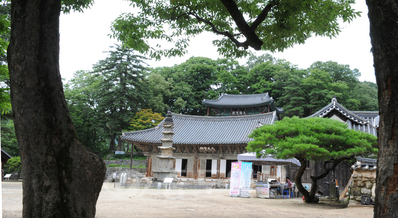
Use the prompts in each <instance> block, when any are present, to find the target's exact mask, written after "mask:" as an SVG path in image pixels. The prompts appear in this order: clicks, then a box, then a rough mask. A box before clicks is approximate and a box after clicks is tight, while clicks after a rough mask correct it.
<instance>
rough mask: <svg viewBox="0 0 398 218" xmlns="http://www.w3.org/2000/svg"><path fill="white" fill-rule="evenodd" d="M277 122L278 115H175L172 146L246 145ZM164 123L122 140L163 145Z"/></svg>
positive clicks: (124, 136) (124, 137)
mask: <svg viewBox="0 0 398 218" xmlns="http://www.w3.org/2000/svg"><path fill="white" fill-rule="evenodd" d="M276 120H277V116H276V113H275V112H271V113H266V114H258V115H245V116H229V117H218V116H217V117H216V116H214V117H213V116H191V115H182V114H173V123H174V129H173V131H174V136H173V144H186V145H189V144H192V145H201V144H207V145H210V144H244V143H248V142H249V141H251V140H252V139H251V138H248V137H247V136H248V135H250V134H251V133H252V131H253V130H254V129H255V128H257V127H258V126H260V125H259V124H260V123H261V124H272V123H274V121H276ZM163 122H164V120H163V121H162V122H161V123H160V124H159V125H158V126H156V127H155V128H151V129H146V130H141V131H135V132H125V133H123V135H122V137H121V138H122V139H123V140H125V141H128V142H130V143H132V142H138V143H140V142H141V143H151V144H161V141H160V139H161V138H163V133H162V131H163V130H164V128H163V126H162V125H163Z"/></svg>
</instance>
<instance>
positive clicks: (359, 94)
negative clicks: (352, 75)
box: [346, 81, 379, 111]
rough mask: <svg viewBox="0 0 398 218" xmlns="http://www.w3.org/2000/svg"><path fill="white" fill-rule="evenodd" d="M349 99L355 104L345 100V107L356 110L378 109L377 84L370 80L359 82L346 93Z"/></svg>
mask: <svg viewBox="0 0 398 218" xmlns="http://www.w3.org/2000/svg"><path fill="white" fill-rule="evenodd" d="M348 95H349V96H350V99H348V100H349V101H350V100H351V101H353V104H355V105H356V106H351V105H350V102H347V103H346V104H347V108H349V109H350V110H358V111H378V110H379V103H378V101H377V85H376V83H372V82H367V81H365V82H359V83H357V85H356V86H355V88H354V89H351V90H350V91H349V93H348Z"/></svg>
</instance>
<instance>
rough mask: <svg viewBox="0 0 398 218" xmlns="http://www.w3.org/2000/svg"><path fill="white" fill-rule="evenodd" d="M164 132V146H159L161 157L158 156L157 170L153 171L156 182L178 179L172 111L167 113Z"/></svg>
mask: <svg viewBox="0 0 398 218" xmlns="http://www.w3.org/2000/svg"><path fill="white" fill-rule="evenodd" d="M163 128H164V131H163V132H162V133H163V138H162V139H160V140H161V141H162V145H161V146H158V148H159V150H160V155H157V157H158V160H157V168H156V170H154V171H153V178H154V180H156V181H160V182H162V181H163V180H164V179H165V178H173V180H176V179H177V171H175V169H174V162H175V157H174V156H173V153H174V150H175V148H173V135H174V132H173V128H174V123H173V118H172V114H171V111H170V109H169V111H168V112H167V115H166V119H165V120H164V123H163Z"/></svg>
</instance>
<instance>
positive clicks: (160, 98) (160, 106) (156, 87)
mask: <svg viewBox="0 0 398 218" xmlns="http://www.w3.org/2000/svg"><path fill="white" fill-rule="evenodd" d="M171 88H172V85H171V82H169V81H167V80H166V79H165V78H164V77H163V76H162V75H160V74H159V73H156V71H153V73H151V74H150V75H149V77H148V89H149V91H150V94H151V97H150V98H149V100H148V106H149V108H151V109H152V111H154V112H157V113H162V114H166V109H167V108H169V105H167V104H166V103H165V101H166V99H169V98H170V96H171ZM184 106H185V105H184Z"/></svg>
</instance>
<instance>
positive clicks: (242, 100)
mask: <svg viewBox="0 0 398 218" xmlns="http://www.w3.org/2000/svg"><path fill="white" fill-rule="evenodd" d="M273 101H274V99H272V97H269V95H268V93H263V94H252V95H229V94H223V95H221V96H220V97H219V98H218V99H216V100H210V99H205V100H203V104H204V105H206V106H218V107H220V106H221V107H233V106H239V107H243V106H259V105H269V104H270V103H271V102H273Z"/></svg>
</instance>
